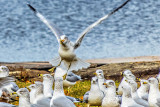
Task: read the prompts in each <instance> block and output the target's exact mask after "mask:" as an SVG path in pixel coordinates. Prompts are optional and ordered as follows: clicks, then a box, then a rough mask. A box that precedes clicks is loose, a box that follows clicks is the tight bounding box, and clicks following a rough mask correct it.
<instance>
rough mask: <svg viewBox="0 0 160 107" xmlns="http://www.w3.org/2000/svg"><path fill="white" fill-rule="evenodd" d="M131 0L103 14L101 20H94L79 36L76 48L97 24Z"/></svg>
mask: <svg viewBox="0 0 160 107" xmlns="http://www.w3.org/2000/svg"><path fill="white" fill-rule="evenodd" d="M129 1H130V0H127V1H126V2H124V3H123V4H122V5H121V6H119V7H118V8H116V9H114V10H113V11H112V12H110V13H109V14H107V15H105V16H103V17H102V18H100V19H99V20H97V21H96V22H94V23H93V24H91V25H90V26H89V27H87V28H86V29H85V30H84V31H83V32H82V33H81V34H80V36H79V38H78V39H77V40H76V43H75V45H74V48H75V49H76V48H78V47H79V46H80V44H81V42H82V40H83V38H84V36H85V35H86V34H87V33H88V32H89V31H90V30H91V29H92V28H94V27H95V26H96V25H98V24H100V23H101V22H102V21H103V20H105V19H107V18H108V17H109V16H111V15H112V14H114V13H115V12H116V11H118V10H119V9H120V8H122V7H123V6H125V5H126V4H127V3H128V2H129Z"/></svg>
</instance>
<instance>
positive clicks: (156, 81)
mask: <svg viewBox="0 0 160 107" xmlns="http://www.w3.org/2000/svg"><path fill="white" fill-rule="evenodd" d="M148 83H149V85H154V86H158V79H157V78H154V77H151V78H149V79H148Z"/></svg>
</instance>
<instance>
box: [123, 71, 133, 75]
mask: <svg viewBox="0 0 160 107" xmlns="http://www.w3.org/2000/svg"><path fill="white" fill-rule="evenodd" d="M127 74H132V72H131V71H130V70H125V71H123V73H122V75H127Z"/></svg>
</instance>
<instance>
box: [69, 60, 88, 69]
mask: <svg viewBox="0 0 160 107" xmlns="http://www.w3.org/2000/svg"><path fill="white" fill-rule="evenodd" d="M89 66H90V63H88V62H85V61H83V60H82V59H80V58H77V60H75V61H72V63H71V66H70V69H69V71H72V70H75V71H78V70H79V69H82V68H88V67H89Z"/></svg>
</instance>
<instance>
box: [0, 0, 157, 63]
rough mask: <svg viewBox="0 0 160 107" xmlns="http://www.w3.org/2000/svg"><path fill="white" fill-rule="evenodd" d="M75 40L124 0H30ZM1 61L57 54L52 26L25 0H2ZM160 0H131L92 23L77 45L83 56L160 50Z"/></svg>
mask: <svg viewBox="0 0 160 107" xmlns="http://www.w3.org/2000/svg"><path fill="white" fill-rule="evenodd" d="M28 1H29V3H30V4H32V5H33V6H34V7H35V8H37V10H38V11H39V12H41V13H42V14H43V15H45V16H46V17H47V18H48V19H50V20H51V21H52V22H54V23H55V24H56V25H57V26H59V27H60V28H61V30H62V31H63V32H64V33H65V34H66V35H67V36H68V37H69V39H70V40H72V41H75V40H76V39H77V37H78V35H79V34H80V33H81V32H82V31H83V30H84V29H85V28H86V27H88V26H89V25H90V24H92V23H93V22H94V21H96V20H97V19H99V18H100V17H102V16H104V15H105V14H107V13H109V12H110V11H111V10H112V9H113V8H116V7H117V6H119V5H120V4H121V3H123V2H124V1H125V0H28ZM0 7H1V8H0V61H5V62H23V61H48V60H50V59H52V58H53V57H56V56H57V55H58V53H57V50H58V44H57V41H56V38H55V36H54V35H53V34H52V32H51V31H50V30H49V29H48V28H47V27H46V25H45V24H43V23H42V22H41V21H40V20H39V19H38V18H37V17H36V16H35V15H33V13H32V11H31V10H29V8H28V7H27V6H26V0H0ZM159 9H160V0H131V2H129V3H128V4H127V5H126V6H125V7H124V8H123V9H121V10H120V11H118V12H117V13H115V14H114V15H112V16H111V17H110V18H109V19H108V20H105V21H104V22H103V23H102V24H100V25H99V26H97V27H95V28H94V29H92V30H91V31H90V32H89V33H88V34H87V35H86V37H85V38H84V40H83V42H82V45H81V46H80V48H79V49H77V50H76V53H77V56H78V57H80V58H82V59H92V58H110V57H132V56H147V55H160V11H159Z"/></svg>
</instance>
